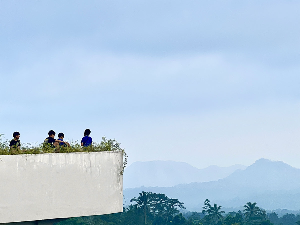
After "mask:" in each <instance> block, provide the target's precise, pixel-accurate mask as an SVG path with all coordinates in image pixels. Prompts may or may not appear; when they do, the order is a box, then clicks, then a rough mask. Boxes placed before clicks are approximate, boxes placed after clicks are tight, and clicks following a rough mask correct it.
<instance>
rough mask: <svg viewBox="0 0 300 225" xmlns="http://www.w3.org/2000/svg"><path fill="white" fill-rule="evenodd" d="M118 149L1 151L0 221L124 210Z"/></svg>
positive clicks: (120, 157)
mask: <svg viewBox="0 0 300 225" xmlns="http://www.w3.org/2000/svg"><path fill="white" fill-rule="evenodd" d="M122 164H123V155H122V153H121V152H97V153H96V152H92V153H52V154H38V155H0V223H8V222H19V221H33V220H43V219H53V218H67V217H79V216H88V215H102V214H109V213H117V212H122V210H123V176H122V175H120V171H121V170H122Z"/></svg>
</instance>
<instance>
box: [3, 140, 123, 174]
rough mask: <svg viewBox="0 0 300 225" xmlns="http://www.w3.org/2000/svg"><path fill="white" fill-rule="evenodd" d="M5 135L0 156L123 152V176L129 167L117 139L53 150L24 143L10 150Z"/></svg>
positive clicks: (73, 143)
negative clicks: (86, 145)
mask: <svg viewBox="0 0 300 225" xmlns="http://www.w3.org/2000/svg"><path fill="white" fill-rule="evenodd" d="M2 137H3V134H0V155H20V154H44V153H72V152H103V151H121V152H122V153H123V168H122V171H121V175H123V173H124V169H125V167H126V165H127V158H128V156H127V154H126V152H125V150H124V149H123V148H121V147H120V143H118V142H117V141H116V140H115V139H107V138H106V137H102V141H101V142H100V143H97V142H93V144H92V145H91V146H88V147H82V146H81V145H80V144H79V142H78V141H72V142H70V146H60V147H59V148H53V147H51V146H50V145H47V144H44V143H42V144H37V145H32V144H30V143H26V144H25V143H22V144H21V148H20V149H18V148H12V149H11V148H10V147H9V141H8V140H5V141H4V140H3V139H2Z"/></svg>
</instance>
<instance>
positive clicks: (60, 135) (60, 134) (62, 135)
mask: <svg viewBox="0 0 300 225" xmlns="http://www.w3.org/2000/svg"><path fill="white" fill-rule="evenodd" d="M57 136H58V137H63V138H64V137H65V135H64V133H59V134H58V135H57Z"/></svg>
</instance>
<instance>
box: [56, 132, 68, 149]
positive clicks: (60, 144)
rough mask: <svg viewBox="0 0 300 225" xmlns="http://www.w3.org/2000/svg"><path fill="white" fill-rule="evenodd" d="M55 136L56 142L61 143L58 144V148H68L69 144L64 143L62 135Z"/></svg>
mask: <svg viewBox="0 0 300 225" xmlns="http://www.w3.org/2000/svg"><path fill="white" fill-rule="evenodd" d="M57 136H58V139H57V140H59V141H61V142H59V146H60V147H61V146H63V147H70V144H69V143H68V142H65V141H64V137H65V135H64V133H59V134H58V135H57Z"/></svg>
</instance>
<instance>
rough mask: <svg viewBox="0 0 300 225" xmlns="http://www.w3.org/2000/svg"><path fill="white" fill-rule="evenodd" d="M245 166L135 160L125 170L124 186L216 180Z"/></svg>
mask: <svg viewBox="0 0 300 225" xmlns="http://www.w3.org/2000/svg"><path fill="white" fill-rule="evenodd" d="M245 168H246V166H242V165H234V166H230V167H218V166H209V167H207V168H204V169H198V168H196V167H193V166H191V165H189V164H188V163H184V162H174V161H148V162H135V163H133V164H131V165H130V166H129V167H128V168H126V170H125V173H124V188H135V187H141V186H145V187H172V186H175V185H178V184H188V183H192V182H208V181H216V180H219V179H222V178H225V177H227V176H228V175H230V174H232V173H233V172H234V171H236V170H239V169H245Z"/></svg>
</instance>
